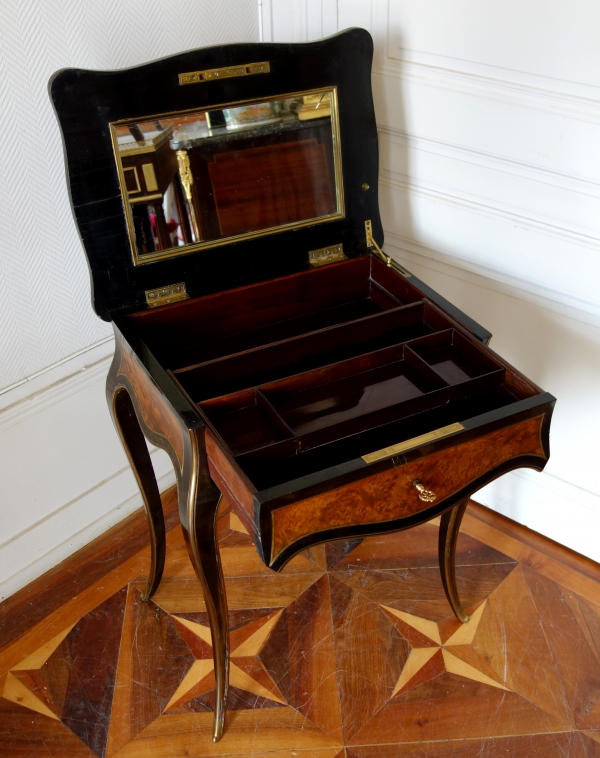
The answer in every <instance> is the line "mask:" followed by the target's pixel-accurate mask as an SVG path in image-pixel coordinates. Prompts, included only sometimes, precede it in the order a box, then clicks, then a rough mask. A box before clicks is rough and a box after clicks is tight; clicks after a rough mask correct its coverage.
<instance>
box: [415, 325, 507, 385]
mask: <svg viewBox="0 0 600 758" xmlns="http://www.w3.org/2000/svg"><path fill="white" fill-rule="evenodd" d="M411 347H412V349H413V350H414V351H415V352H416V353H417V354H418V355H420V356H421V357H422V358H423V359H424V360H425V361H427V363H428V364H429V365H430V366H431V367H432V368H433V369H434V370H435V371H436V372H437V373H438V374H439V375H440V376H442V377H443V378H444V379H445V380H446V381H447V382H448V384H458V383H459V382H465V381H468V380H469V379H473V378H474V377H477V376H482V375H483V374H487V373H489V372H490V371H494V370H496V369H498V368H500V364H499V363H497V362H496V361H494V360H493V359H492V358H491V357H490V356H489V355H488V354H486V352H485V351H484V350H482V349H481V348H480V347H478V346H477V345H475V344H473V343H472V342H471V341H470V340H468V339H466V338H465V337H463V335H462V334H460V333H459V332H457V331H456V330H455V329H453V330H451V331H447V332H441V333H438V334H432V335H431V336H429V337H426V338H425V339H422V340H416V341H415V342H413V343H411Z"/></svg>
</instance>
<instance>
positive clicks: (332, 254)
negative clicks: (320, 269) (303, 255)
mask: <svg viewBox="0 0 600 758" xmlns="http://www.w3.org/2000/svg"><path fill="white" fill-rule="evenodd" d="M345 260H347V258H346V256H345V255H344V246H343V245H342V244H341V243H340V244H339V245H329V247H320V248H319V249H318V250H310V251H309V253H308V262H309V263H310V265H311V266H326V265H327V264H328V263H336V262H337V261H345Z"/></svg>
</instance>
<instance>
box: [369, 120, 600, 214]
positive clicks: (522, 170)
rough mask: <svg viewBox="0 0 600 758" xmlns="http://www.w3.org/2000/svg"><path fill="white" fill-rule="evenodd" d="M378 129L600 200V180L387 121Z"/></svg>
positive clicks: (416, 146)
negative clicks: (412, 129) (389, 123)
mask: <svg viewBox="0 0 600 758" xmlns="http://www.w3.org/2000/svg"><path fill="white" fill-rule="evenodd" d="M377 131H378V133H379V135H380V139H381V140H388V141H389V142H392V143H394V144H397V145H399V146H400V147H402V148H403V149H405V150H421V151H423V152H428V153H434V154H435V155H439V156H441V157H443V158H450V159H452V160H458V161H462V162H463V163H470V164H472V165H474V166H477V167H479V168H481V167H483V168H488V169H491V170H493V171H501V172H502V173H505V174H509V175H510V176H516V177H519V178H520V179H525V180H527V181H535V182H540V183H542V184H550V185H551V186H553V187H556V188H557V189H560V190H565V191H568V192H577V193H579V194H581V195H589V196H590V197H593V198H596V199H598V200H600V182H599V181H594V180H593V179H588V178H585V177H581V176H577V175H576V174H565V173H561V172H560V171H552V170H551V169H545V168H542V167H540V166H539V165H537V164H534V163H525V162H523V161H517V160H515V159H513V158H509V157H507V156H504V155H499V154H496V153H491V152H486V151H482V150H476V149H473V148H469V147H466V146H464V145H457V144H454V143H452V142H444V141H443V140H437V139H432V138H431V137H423V136H421V135H419V134H414V133H411V132H407V131H404V130H402V129H395V128H394V127H392V126H389V125H387V124H378V125H377Z"/></svg>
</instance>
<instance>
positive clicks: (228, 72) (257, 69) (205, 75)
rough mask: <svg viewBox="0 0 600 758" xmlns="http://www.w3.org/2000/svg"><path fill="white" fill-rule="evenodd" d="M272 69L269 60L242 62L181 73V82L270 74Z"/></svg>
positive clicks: (195, 82)
mask: <svg viewBox="0 0 600 758" xmlns="http://www.w3.org/2000/svg"><path fill="white" fill-rule="evenodd" d="M270 71H271V64H270V63H269V61H261V62H260V63H242V64H241V65H239V66H225V67H224V68H207V69H205V70H204V71H189V72H188V73H186V74H179V84H180V85H184V84H198V83H200V82H210V81H214V80H215V79H231V78H233V77H234V76H250V75H251V74H268V73H269V72H270Z"/></svg>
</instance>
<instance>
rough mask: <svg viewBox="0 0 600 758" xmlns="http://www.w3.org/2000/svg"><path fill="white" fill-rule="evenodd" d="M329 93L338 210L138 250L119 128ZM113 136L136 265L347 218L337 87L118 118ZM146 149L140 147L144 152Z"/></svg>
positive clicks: (113, 145) (116, 162)
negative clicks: (300, 219) (153, 248)
mask: <svg viewBox="0 0 600 758" xmlns="http://www.w3.org/2000/svg"><path fill="white" fill-rule="evenodd" d="M321 93H322V94H326V93H329V94H330V104H331V139H332V147H333V156H332V158H333V166H334V178H335V188H334V189H335V193H334V195H335V206H336V211H335V212H334V213H330V214H327V215H324V216H318V217H315V218H310V219H306V220H303V221H295V222H291V223H286V224H281V225H279V226H275V227H270V228H265V229H260V230H256V231H250V232H243V233H240V234H235V235H230V236H226V237H218V238H216V239H211V240H204V241H200V242H192V243H189V244H186V245H182V246H179V247H172V248H167V249H163V250H157V251H154V252H151V253H147V254H143V255H141V254H140V253H139V251H138V245H137V241H136V235H135V226H134V221H133V213H132V208H131V205H132V204H131V202H129V201H128V199H127V196H128V190H127V186H126V183H125V175H124V169H123V165H122V162H121V159H120V151H119V145H118V139H117V127H122V126H128V125H132V124H138V123H140V122H141V121H152V120H155V119H161V118H173V117H175V116H180V115H184V114H190V113H207V112H211V111H215V110H223V109H225V108H235V107H238V106H244V105H248V104H253V103H268V102H272V101H277V100H283V99H289V98H295V97H303V96H310V95H319V94H321ZM109 128H110V136H111V140H112V147H113V154H114V159H115V164H116V167H117V171H118V175H119V185H120V188H121V198H122V201H123V209H124V211H125V219H126V223H127V232H128V236H129V244H130V247H131V253H132V258H133V264H134V266H139V265H143V264H145V263H152V262H154V261H159V260H164V259H166V258H176V257H179V256H182V255H189V254H191V253H195V252H198V251H199V250H209V249H212V248H216V247H222V246H224V245H230V244H231V243H232V242H238V241H242V240H248V239H253V238H257V237H266V236H269V235H272V234H278V233H279V232H283V231H290V230H294V229H300V228H302V227H307V226H314V225H316V224H323V223H327V222H330V221H335V220H337V219H343V218H345V205H344V182H343V173H342V156H341V143H340V124H339V110H338V97H337V87H335V86H331V87H319V88H317V89H309V90H303V91H301V92H284V93H282V94H279V95H270V96H265V97H262V98H251V99H247V100H236V101H233V102H228V103H219V104H218V105H211V106H209V107H206V108H202V107H200V108H188V109H186V110H181V111H172V112H168V113H158V114H152V115H147V114H144V115H143V116H139V117H137V118H126V119H120V120H118V121H111V122H109ZM143 150H144V148H142V149H141V151H143Z"/></svg>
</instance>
